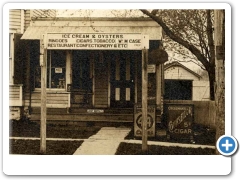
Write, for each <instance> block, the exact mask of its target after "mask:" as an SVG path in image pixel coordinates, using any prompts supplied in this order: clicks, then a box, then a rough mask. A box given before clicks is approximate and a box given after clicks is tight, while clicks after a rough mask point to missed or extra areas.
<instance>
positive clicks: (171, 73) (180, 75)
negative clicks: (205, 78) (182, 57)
mask: <svg viewBox="0 0 240 180" xmlns="http://www.w3.org/2000/svg"><path fill="white" fill-rule="evenodd" d="M164 78H165V79H179V80H180V79H181V80H195V81H198V80H199V78H198V77H196V76H195V75H194V74H192V73H191V72H189V71H187V70H186V69H184V68H182V67H180V66H173V67H170V68H168V69H165V71H164Z"/></svg>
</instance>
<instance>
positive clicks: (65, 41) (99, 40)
mask: <svg viewBox="0 0 240 180" xmlns="http://www.w3.org/2000/svg"><path fill="white" fill-rule="evenodd" d="M45 37H46V39H45V48H47V49H103V50H113V49H114V50H138V49H139V50H140V49H144V48H146V49H149V36H148V35H142V34H141V33H119V34H116V33H48V34H46V35H45Z"/></svg>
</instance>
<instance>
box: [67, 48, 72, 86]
mask: <svg viewBox="0 0 240 180" xmlns="http://www.w3.org/2000/svg"><path fill="white" fill-rule="evenodd" d="M71 55H72V53H71V51H67V55H66V86H65V87H67V84H71V83H72V78H71V76H72V68H71V66H72V61H71V59H72V58H71Z"/></svg>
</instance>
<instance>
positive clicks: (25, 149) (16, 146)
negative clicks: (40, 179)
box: [9, 140, 83, 155]
mask: <svg viewBox="0 0 240 180" xmlns="http://www.w3.org/2000/svg"><path fill="white" fill-rule="evenodd" d="M82 143H83V141H47V142H46V155H72V154H73V153H74V152H75V151H76V149H77V148H78V147H79V146H80V145H81V144H82ZM9 147H10V149H9V154H28V155H40V154H41V153H40V141H39V140H10V141H9Z"/></svg>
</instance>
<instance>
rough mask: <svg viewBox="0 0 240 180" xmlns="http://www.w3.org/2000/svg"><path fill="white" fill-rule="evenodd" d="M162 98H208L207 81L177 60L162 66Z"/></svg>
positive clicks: (203, 99)
mask: <svg viewBox="0 0 240 180" xmlns="http://www.w3.org/2000/svg"><path fill="white" fill-rule="evenodd" d="M164 81H165V85H164V86H165V94H164V100H192V101H208V100H209V97H210V96H209V81H203V80H202V78H201V76H200V75H198V74H197V73H195V72H194V71H192V70H190V69H189V68H187V67H186V66H184V65H182V64H181V63H179V62H176V61H175V62H172V63H168V64H166V65H165V66H164Z"/></svg>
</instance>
